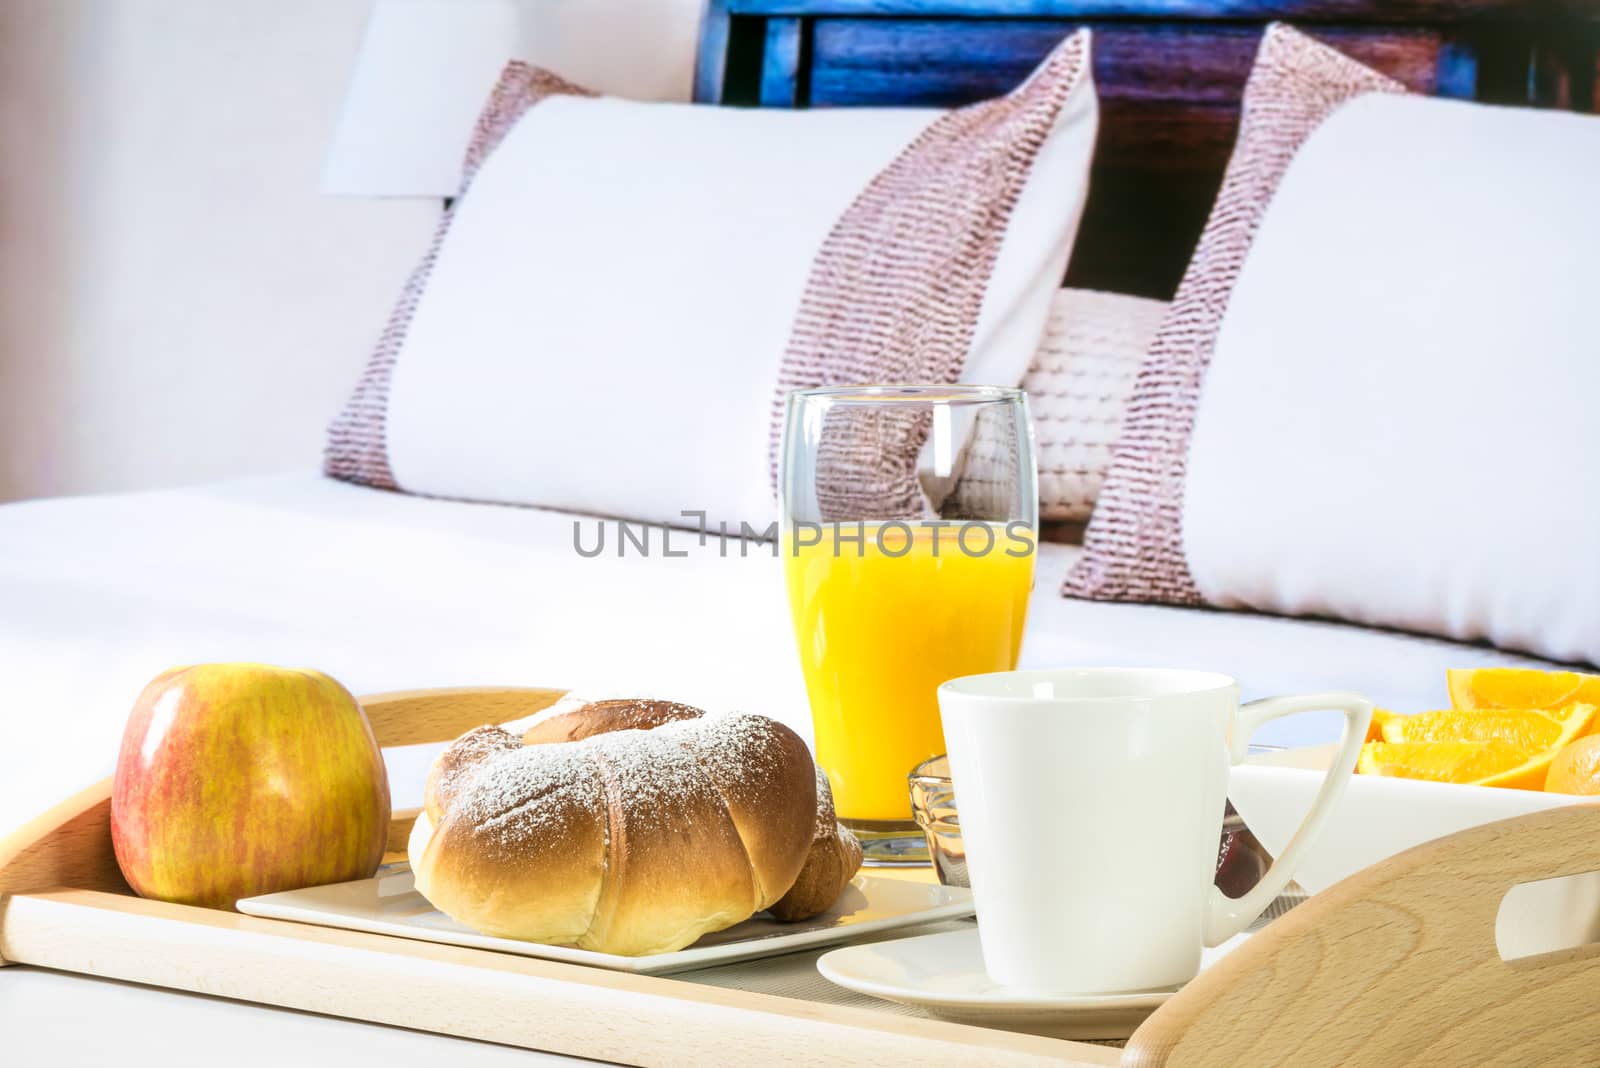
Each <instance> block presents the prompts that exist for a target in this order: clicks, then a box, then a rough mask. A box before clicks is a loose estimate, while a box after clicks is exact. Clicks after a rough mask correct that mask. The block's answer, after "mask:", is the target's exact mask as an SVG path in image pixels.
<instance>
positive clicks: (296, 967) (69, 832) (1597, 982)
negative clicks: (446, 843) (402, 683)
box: [0, 689, 1600, 1068]
mask: <svg viewBox="0 0 1600 1068" xmlns="http://www.w3.org/2000/svg"><path fill="white" fill-rule="evenodd" d="M560 694H561V691H559V690H545V689H493V690H489V689H460V690H429V691H416V692H408V693H395V694H384V695H380V696H376V697H369V698H365V699H363V701H362V704H363V706H364V707H365V708H366V710H367V715H368V716H369V717H370V718H371V720H372V726H373V730H374V732H375V733H376V734H377V737H378V741H379V744H381V745H383V746H386V747H392V746H402V745H414V744H420V743H428V742H442V741H447V740H449V739H451V738H454V737H456V736H457V735H458V734H460V733H461V732H462V731H464V730H466V729H468V728H470V727H474V726H478V725H480V724H483V723H490V722H501V721H505V720H509V719H513V718H516V717H519V716H523V715H527V714H528V713H530V712H533V711H536V710H537V709H539V708H542V707H544V706H546V705H548V704H550V703H551V702H553V701H554V700H556V698H558V697H559V696H560ZM110 787H111V784H110V781H109V780H107V781H105V782H102V783H100V784H99V785H97V786H94V787H91V788H90V789H88V790H85V791H83V792H82V793H80V794H78V795H77V796H75V797H73V798H70V799H69V800H67V801H65V802H63V803H62V804H60V805H57V806H56V807H55V808H53V809H51V810H50V811H49V812H47V813H45V814H44V815H42V816H40V817H39V818H37V819H36V820H34V821H33V822H31V823H30V824H28V825H27V826H25V827H24V828H22V829H21V830H20V831H18V832H17V833H16V834H14V835H12V836H11V837H10V838H8V839H6V840H5V841H4V842H0V964H6V963H12V964H32V965H38V966H41V967H47V968H57V969H62V970H65V971H72V972H81V973H83V974H87V975H96V976H104V977H107V978H113V979H120V980H127V981H131V982H138V983H148V984H154V985H157V986H165V987H170V988H173V989H177V990H186V991H193V992H197V993H202V994H209V995H214V996H219V997H228V998H235V999H239V1000H243V1001H252V1002H259V1003H262V1004H268V1005H281V1006H285V1007H287V1008H292V1009H300V1010H306V1011H311V1012H319V1013H324V1014H328V1015H333V1016H342V1017H348V1018H351V1019H359V1020H369V1021H373V1022H376V1023H383V1024H392V1025H398V1026H404V1027H408V1028H413V1029H419V1030H426V1031H435V1032H438V1033H440V1034H448V1035H458V1036H461V1037H465V1038H474V1039H481V1040H486V1041H491V1042H499V1043H504V1044H508V1045H514V1046H521V1047H525V1048H528V1049H540V1050H549V1051H553V1052H558V1053H568V1054H573V1055H577V1056H583V1057H592V1058H599V1059H603V1060H612V1061H621V1062H625V1063H632V1064H665V1063H680V1062H682V1061H683V1059H684V1056H685V1052H686V1051H693V1055H694V1058H695V1060H697V1061H700V1062H702V1063H718V1064H763V1065H765V1064H771V1063H792V1062H795V1061H817V1062H827V1063H833V1064H862V1065H870V1064H890V1063H895V1064H899V1063H919V1064H951V1065H961V1066H962V1068H968V1066H970V1065H973V1064H984V1065H1010V1064H1041V1063H1054V1064H1078V1065H1107V1064H1116V1063H1118V1062H1119V1060H1120V1061H1121V1062H1122V1063H1125V1064H1129V1065H1141V1066H1143V1065H1165V1064H1202V1065H1213V1064H1214V1065H1219V1066H1220V1065H1230V1066H1231V1065H1237V1064H1249V1063H1277V1062H1282V1061H1284V1060H1293V1061H1294V1062H1295V1063H1297V1064H1310V1063H1329V1064H1360V1063H1373V1064H1384V1065H1395V1064H1408V1063H1418V1064H1421V1063H1484V1062H1490V1061H1494V1060H1497V1059H1503V1060H1506V1061H1508V1062H1514V1063H1580V1062H1583V1061H1586V1060H1589V1059H1591V1058H1592V1056H1593V1039H1592V1036H1593V1034H1594V1031H1595V1028H1596V1026H1597V1025H1600V997H1596V996H1595V993H1594V992H1595V991H1596V990H1600V964H1597V957H1600V945H1596V944H1590V945H1586V946H1581V947H1577V948H1572V949H1566V950H1561V951H1558V952H1553V953H1547V954H1543V955H1541V956H1538V957H1531V958H1526V959H1523V960H1519V961H1515V962H1512V963H1509V964H1508V963H1506V962H1504V961H1502V960H1501V959H1500V956H1499V953H1498V951H1497V950H1496V948H1495V935H1494V930H1495V917H1496V914H1497V912H1498V909H1499V906H1500V901H1501V899H1502V898H1503V897H1504V895H1505V893H1506V891H1507V890H1508V889H1509V888H1510V887H1511V886H1513V885H1515V884H1517V883H1522V882H1529V881H1533V880H1538V879H1548V878H1555V877H1558V876H1565V875H1573V874H1578V873H1582V872H1587V871H1591V870H1594V869H1600V805H1575V806H1568V807H1563V808H1559V809H1553V810H1550V811H1547V812H1539V813H1535V814H1532V815H1529V816H1523V817H1519V818H1517V819H1514V820H1506V821H1503V822H1501V823H1496V824H1490V825H1487V826H1484V827H1479V828H1475V829H1473V830H1470V831H1466V832H1463V833H1461V834H1458V835H1453V836H1451V837H1449V838H1444V839H1439V840H1438V841H1435V842H1430V843H1428V844H1427V845H1424V846H1421V847H1419V848H1417V849H1414V850H1411V851H1409V852H1407V853H1404V854H1401V855H1400V856H1397V857H1394V858H1391V859H1390V860H1388V861H1385V862H1384V863H1383V864H1380V865H1377V866H1375V867H1373V868H1369V869H1367V870H1366V871H1364V872H1361V873H1360V874H1358V875H1356V876H1355V877H1353V878H1351V879H1348V880H1346V881H1345V882H1343V883H1341V884H1339V885H1338V886H1335V887H1333V888H1332V889H1330V890H1328V891H1326V892H1325V893H1323V894H1320V895H1317V896H1316V897H1314V898H1312V899H1311V900H1310V901H1308V902H1307V903H1306V904H1304V905H1302V906H1300V907H1299V908H1297V909H1295V910H1293V911H1292V912H1290V913H1289V914H1288V915H1286V916H1285V917H1283V918H1282V919H1280V920H1278V921H1276V922H1274V923H1273V924H1272V925H1271V926H1270V927H1268V928H1267V929H1266V930H1265V931H1263V932H1262V933H1260V934H1258V935H1256V936H1255V937H1254V938H1252V939H1251V940H1250V942H1249V943H1248V944H1246V945H1245V946H1243V947H1241V948H1240V949H1239V950H1237V951H1235V952H1234V953H1233V954H1231V955H1230V956H1229V957H1227V958H1226V959H1225V960H1224V961H1222V962H1221V963H1220V964H1218V965H1217V966H1216V967H1214V968H1212V969H1211V970H1209V971H1207V972H1206V973H1205V974H1204V975H1202V976H1201V977H1200V978H1199V979H1197V980H1195V981H1194V982H1192V983H1190V984H1189V985H1188V986H1187V987H1185V988H1184V989H1183V990H1182V991H1180V992H1179V993H1178V994H1177V995H1175V996H1174V997H1173V999H1172V1000H1171V1001H1170V1002H1168V1003H1167V1004H1166V1005H1165V1006H1163V1007H1162V1008H1161V1009H1160V1010H1159V1011H1157V1012H1156V1013H1155V1015H1153V1016H1151V1017H1150V1019H1149V1020H1147V1021H1146V1022H1145V1024H1144V1025H1143V1026H1142V1027H1140V1029H1139V1030H1138V1031H1137V1032H1135V1034H1134V1035H1133V1037H1132V1038H1131V1039H1129V1041H1128V1043H1127V1048H1126V1049H1125V1050H1117V1049H1114V1048H1110V1047H1107V1046H1103V1045H1094V1044H1089V1043H1082V1042H1072V1041H1066V1040H1061V1039H1054V1038H1048V1037H1042V1036H1038V1035H1027V1034H1015V1033H1011V1032H1006V1031H999V1030H993V1029H990V1028H984V1027H975V1026H969V1025H964V1024H956V1023H948V1022H944V1021H939V1020H930V1019H922V1018H916V1017H906V1016H902V1015H896V1014H893V1013H890V1012H879V1011H874V1010H872V1009H869V1008H859V1007H845V1006H840V1005H834V1004H825V1003H819V1002H816V1001H810V1000H805V999H803V998H797V997H778V996H774V995H771V994H762V993H754V992H750V991H748V990H740V989H728V988H725V987H719V986H713V985H708V984H706V983H697V982H693V981H690V980H688V979H684V978H673V977H649V976H637V975H626V974H620V973H615V972H607V971H601V970H599V969H592V968H585V967H582V966H579V965H571V964H559V963H554V962H549V961H540V960H534V959H531V958H523V957H514V956H510V955H506V954H499V953H493V952H488V951H484V950H475V949H464V948H458V947H454V946H444V945H435V944H431V943H426V942H418V941H412V940H408V939H400V938H391V937H386V936H382V935H370V934H362V933H358V932H352V931H342V930H337V929H332V928H323V927H313V926H308V925H304V924H298V923H289V922H285V921H279V920H266V919H256V918H252V917H248V916H242V915H239V914H238V913H235V912H225V911H219V910H212V909H201V908H193V907H190V906H184V905H170V904H166V903H164V902H158V901H147V900H144V899H142V898H139V897H136V896H135V895H134V894H133V893H132V892H131V891H130V890H129V889H128V887H127V884H126V883H125V882H124V881H123V879H122V876H121V874H120V872H119V871H118V869H117V865H116V860H115V858H114V857H113V855H112V851H111V838H110V827H109V813H110V794H111V790H110ZM414 818H415V813H414V812H411V813H396V815H395V818H394V821H393V823H392V825H391V828H390V845H391V848H392V849H394V850H395V851H397V852H398V851H400V850H401V849H403V848H404V842H405V837H406V835H407V833H408V832H409V829H410V824H411V821H412V820H413V819H414ZM3 981H4V979H3V977H0V982H3Z"/></svg>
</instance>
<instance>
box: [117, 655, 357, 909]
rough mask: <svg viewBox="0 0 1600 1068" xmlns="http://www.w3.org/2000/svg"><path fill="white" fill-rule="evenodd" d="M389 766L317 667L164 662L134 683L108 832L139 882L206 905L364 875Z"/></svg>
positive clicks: (140, 887)
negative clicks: (168, 665)
mask: <svg viewBox="0 0 1600 1068" xmlns="http://www.w3.org/2000/svg"><path fill="white" fill-rule="evenodd" d="M388 831H389V778H388V775H387V773H386V772H385V770H384V766H383V756H382V754H381V753H380V751H379V749H378V743H377V741H376V740H375V739H374V738H373V736H372V726H371V725H370V724H369V723H368V722H367V717H366V714H365V713H364V712H362V711H361V706H360V705H359V704H357V703H356V699H355V698H354V697H352V696H350V692H349V691H348V690H346V689H345V688H344V687H343V686H341V685H339V684H338V683H337V682H335V681H334V680H333V679H331V678H329V677H328V676H326V675H324V674H322V673H321V672H318V671H297V670H291V669H288V668H278V667H269V666H267V665H264V664H201V665H199V666H197V667H185V668H173V669H172V670H170V671H167V672H165V673H163V674H161V675H159V676H157V677H156V679H155V680H154V681H152V682H151V683H150V685H149V686H146V687H145V689H144V692H143V693H142V694H140V695H139V700H138V701H137V702H136V703H135V704H134V706H133V713H132V715H131V716H129V718H128V725H127V728H126V730H125V731H124V732H123V736H122V749H121V752H120V753H119V755H118V757H117V771H116V777H115V779H114V780H113V782H112V791H111V843H112V846H113V848H114V849H115V851H116V855H117V863H118V864H119V865H120V866H121V868H122V874H123V876H124V877H125V878H126V879H127V880H128V885H129V886H131V887H133V889H134V890H136V891H137V892H138V893H139V894H140V895H141V896H144V897H150V898H159V899H161V900H163V901H177V902H182V903H184V904H190V905H204V906H208V907H212V908H227V907H231V906H232V905H233V904H234V902H236V901H237V900H239V899H240V898H241V897H251V896H253V895H255V894H268V893H272V892H274V891H277V890H290V889H295V888H298V887H302V886H315V885H319V884H322V883H334V882H343V881H345V880H348V879H364V878H367V877H368V876H370V875H372V873H373V872H375V871H376V870H377V868H378V864H379V862H380V861H381V860H382V858H383V849H384V845H385V842H386V841H387V838H388Z"/></svg>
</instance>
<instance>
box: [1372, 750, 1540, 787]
mask: <svg viewBox="0 0 1600 1068" xmlns="http://www.w3.org/2000/svg"><path fill="white" fill-rule="evenodd" d="M1527 760H1528V754H1527V753H1525V752H1523V751H1522V750H1520V749H1518V748H1517V747H1516V746H1514V745H1507V744H1506V743H1505V742H1368V743H1367V744H1366V745H1363V746H1362V747H1361V759H1360V760H1359V761H1358V762H1357V763H1356V771H1358V772H1359V773H1361V774H1362V775H1391V776H1395V777H1397V778H1402V779H1426V780H1428V781H1430V782H1455V783H1470V782H1481V781H1483V780H1485V779H1490V778H1493V777H1495V776H1499V775H1503V774H1505V773H1506V772H1509V771H1512V770H1514V769H1515V768H1518V767H1520V766H1521V765H1522V764H1525V763H1526V762H1527Z"/></svg>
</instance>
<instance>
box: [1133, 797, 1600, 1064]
mask: <svg viewBox="0 0 1600 1068" xmlns="http://www.w3.org/2000/svg"><path fill="white" fill-rule="evenodd" d="M1596 869H1600V804H1578V805H1566V806H1562V807H1559V808H1553V809H1548V810H1545V811H1543V812H1535V813H1531V814H1529V815H1525V816H1518V817H1516V818H1514V819H1509V820H1501V821H1499V822H1496V823H1489V824H1485V825H1483V826H1481V827H1474V828H1472V829H1470V830H1466V831H1462V832H1460V833H1457V834H1453V835H1449V836H1447V837H1444V838H1439V839H1436V840H1434V841H1432V842H1427V843H1424V844H1423V845H1420V846H1417V847H1416V848H1414V849H1410V850H1407V851H1406V852H1404V853H1399V854H1397V855H1395V856H1393V857H1390V858H1389V859H1387V860H1385V861H1382V862H1380V863H1378V864H1375V865H1373V866H1372V867H1370V868H1367V869H1365V870H1363V871H1361V872H1358V873H1357V874H1355V875H1353V876H1351V877H1350V878H1348V879H1345V880H1344V881H1343V882H1340V883H1338V884H1336V885H1335V886H1332V887H1330V888H1328V889H1327V890H1325V891H1324V892H1322V893H1320V894H1317V895H1315V896H1313V897H1312V898H1311V899H1310V900H1309V901H1307V902H1306V903H1305V904H1303V905H1301V906H1300V907H1298V908H1296V909H1294V910H1293V911H1291V912H1289V913H1288V914H1287V915H1285V916H1283V917H1282V918H1280V919H1278V920H1276V921H1274V922H1273V923H1272V925H1271V926H1270V927H1268V928H1266V929H1265V930H1264V931H1262V932H1261V933H1260V934H1258V935H1256V936H1255V937H1253V938H1251V939H1250V940H1249V941H1248V942H1246V943H1245V944H1244V945H1243V946H1241V947H1240V948H1238V949H1237V950H1235V951H1234V952H1233V953H1231V954H1229V955H1228V956H1227V957H1225V958H1224V959H1223V960H1221V961H1220V962H1218V963H1217V964H1216V965H1215V966H1214V967H1212V968H1209V969H1207V970H1206V971H1205V972H1204V973H1202V974H1201V975H1200V977H1199V978H1197V979H1195V980H1194V981H1193V982H1191V983H1190V984H1189V985H1188V986H1186V987H1184V989H1183V990H1181V991H1180V992H1179V993H1178V994H1177V995H1175V996H1174V997H1173V998H1172V1000H1171V1001H1169V1002H1167V1004H1166V1005H1164V1006H1162V1007H1161V1009H1160V1010H1158V1011H1157V1012H1156V1013H1155V1014H1154V1015H1152V1016H1151V1017H1150V1018H1149V1019H1148V1020H1146V1021H1145V1022H1144V1024H1143V1025H1142V1026H1141V1027H1140V1028H1139V1029H1138V1030H1137V1031H1136V1032H1134V1034H1133V1036H1132V1037H1131V1038H1130V1039H1129V1040H1128V1044H1127V1046H1126V1048H1125V1049H1124V1052H1123V1058H1122V1063H1123V1064H1124V1065H1125V1066H1129V1068H1155V1066H1166V1065H1177V1064H1181V1065H1185V1066H1188V1065H1217V1066H1219V1068H1220V1066H1229V1068H1231V1066H1234V1065H1240V1064H1285V1063H1292V1064H1338V1065H1359V1064H1374V1065H1385V1066H1388V1065H1405V1064H1479V1063H1484V1062H1486V1061H1489V1060H1493V1059H1494V1057H1495V1056H1496V1055H1499V1056H1506V1057H1510V1058H1511V1059H1512V1061H1514V1062H1517V1063H1524V1064H1577V1063H1583V1062H1586V1061H1588V1060H1589V1059H1590V1058H1592V1057H1593V1056H1594V1034H1595V1030H1596V1028H1597V1027H1600V998H1596V996H1595V991H1596V990H1597V989H1600V963H1597V959H1600V943H1589V944H1587V945H1582V946H1577V947H1575V948H1571V949H1564V950H1559V951H1557V952H1553V953H1544V954H1540V955H1537V956H1531V957H1525V958H1522V959H1519V960H1515V961H1511V962H1507V961H1504V960H1502V959H1501V958H1500V952H1499V949H1498V948H1497V947H1496V944H1495V921H1496V918H1497V916H1498V914H1499V911H1500V904H1501V901H1502V899H1504V897H1505V895H1506V892H1507V891H1508V890H1510V889H1511V887H1513V886H1515V885H1517V884H1519V883H1527V882H1534V881H1537V880H1542V879H1554V878H1558V877H1561V876H1567V875H1578V874H1582V873H1585V872H1590V871H1594V870H1596Z"/></svg>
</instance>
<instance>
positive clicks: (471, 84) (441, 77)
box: [322, 0, 519, 197]
mask: <svg viewBox="0 0 1600 1068" xmlns="http://www.w3.org/2000/svg"><path fill="white" fill-rule="evenodd" d="M518 33H519V30H518V7H517V3H516V0H377V2H376V3H375V4H373V7H372V15H371V17H370V19H369V20H368V22H367V31H366V36H365V38H364V39H363V41H362V43H361V53H360V55H359V56H358V57H357V59H356V69H355V74H354V76H353V77H352V78H351V81H350V89H349V91H348V92H347V93H346V95H345V100H344V110H343V112H342V113H341V114H340V116H339V124H338V127H337V128H336V130H335V133H334V138H333V146H332V148H331V149H330V150H329V152H328V159H327V163H326V165H325V167H324V169H323V173H322V191H323V192H324V193H332V194H337V195H346V196H370V197H449V196H454V195H455V194H456V193H457V192H459V189H458V186H459V184H460V181H461V162H462V158H463V157H464V156H465V154H466V149H467V142H468V141H469V140H470V139H471V136H472V128H473V125H474V124H475V123H476V121H477V118H478V114H479V112H481V111H482V110H483V105H484V103H485V102H486V101H487V100H488V98H489V91H490V90H491V89H493V88H494V84H495V80H496V79H497V78H498V76H499V74H500V71H501V69H502V68H504V67H505V64H506V61H507V60H509V59H510V58H511V57H512V53H513V51H514V50H515V48H516V47H517V40H518Z"/></svg>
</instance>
